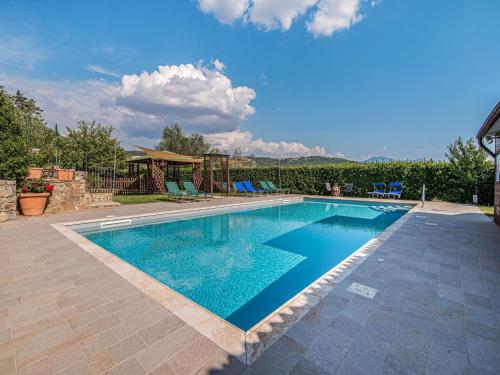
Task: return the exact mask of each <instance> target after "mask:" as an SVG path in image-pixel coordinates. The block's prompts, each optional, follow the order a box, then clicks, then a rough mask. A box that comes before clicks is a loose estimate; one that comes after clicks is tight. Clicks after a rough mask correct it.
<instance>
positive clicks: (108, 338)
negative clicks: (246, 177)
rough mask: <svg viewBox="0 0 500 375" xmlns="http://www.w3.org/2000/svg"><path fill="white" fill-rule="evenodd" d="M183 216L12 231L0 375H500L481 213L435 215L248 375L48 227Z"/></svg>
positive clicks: (491, 271)
mask: <svg viewBox="0 0 500 375" xmlns="http://www.w3.org/2000/svg"><path fill="white" fill-rule="evenodd" d="M249 200H250V199H248V198H226V199H217V200H213V201H211V202H199V203H195V204H192V203H189V204H188V203H186V204H184V205H182V208H185V207H188V205H190V206H195V205H196V206H207V205H217V204H222V203H223V204H227V203H232V202H241V201H245V202H248V201H249ZM178 208H179V205H177V204H175V203H154V204H144V205H140V206H122V207H116V208H111V209H102V210H87V211H80V212H71V213H67V214H66V213H65V214H57V215H45V216H43V217H40V218H31V219H26V218H21V219H20V220H18V221H15V222H7V223H3V224H0V374H16V373H19V374H101V373H105V374H134V375H135V374H146V373H150V374H216V373H227V374H239V373H242V374H245V375H249V374H250V375H251V374H462V373H463V374H498V373H500V228H499V227H497V226H495V225H494V224H493V223H492V222H491V221H490V220H489V219H487V218H486V217H485V216H484V215H482V214H480V213H479V211H478V210H477V209H476V208H474V207H470V206H463V205H455V204H443V203H427V204H426V207H425V208H423V209H420V210H419V211H417V212H416V213H415V214H413V215H412V217H411V218H410V219H409V220H408V221H407V222H406V223H405V224H403V226H402V227H401V228H400V229H399V230H398V231H396V233H394V234H393V235H392V236H391V237H390V238H389V239H388V240H387V241H386V242H384V243H383V244H382V245H381V246H380V247H379V248H378V249H377V250H376V251H375V252H374V253H373V254H372V255H371V256H370V257H369V258H368V259H366V260H365V261H364V262H363V263H362V264H361V265H360V266H359V267H358V268H357V269H355V270H354V271H353V272H352V274H350V275H349V276H348V277H347V278H346V279H345V280H343V281H342V282H341V283H340V284H339V285H337V286H336V287H335V288H334V289H333V290H332V291H331V292H330V293H329V294H328V295H327V296H326V297H324V298H323V299H322V300H321V301H320V302H319V304H318V305H316V306H315V307H314V308H313V309H312V310H311V311H310V312H309V313H307V314H306V315H305V316H304V317H303V318H302V319H301V320H300V321H299V322H298V323H297V324H296V325H294V326H293V327H292V328H291V329H290V330H289V331H288V332H287V334H286V335H285V336H283V337H282V338H281V339H279V340H278V341H277V342H276V343H275V344H274V345H272V346H271V347H270V348H269V349H268V350H267V351H266V352H264V354H263V355H262V356H261V357H260V358H259V359H258V360H257V361H256V362H255V363H254V364H253V365H252V366H249V367H247V366H245V365H243V364H242V363H241V362H239V361H238V360H236V359H235V358H232V357H231V356H230V355H228V354H227V353H226V352H224V351H223V350H222V349H220V348H219V347H218V346H217V345H215V344H213V343H212V342H211V341H210V340H208V339H207V338H205V336H203V335H201V334H200V333H198V332H197V331H196V330H194V329H193V328H192V327H190V326H189V325H187V324H186V323H184V322H183V321H182V320H180V319H179V318H177V317H176V316H175V315H174V314H172V313H171V312H170V311H168V310H167V309H166V308H164V307H163V306H161V305H159V304H158V303H157V302H155V301H154V300H152V299H150V298H149V297H148V296H146V295H145V294H143V293H142V292H140V291H139V290H137V289H136V288H135V287H134V286H132V285H131V284H130V283H129V282H127V281H126V280H125V279H122V278H121V277H120V276H118V275H117V274H115V273H114V272H113V271H111V270H110V269H109V268H107V267H106V266H105V265H104V264H102V263H100V262H99V261H97V260H96V259H95V258H94V257H92V256H91V255H90V254H88V253H86V252H85V251H84V250H82V249H80V248H79V247H78V246H77V245H76V244H74V243H73V242H71V241H70V240H68V239H66V238H64V237H63V236H62V235H60V234H59V233H58V232H57V231H56V230H55V229H53V228H52V227H51V226H50V223H56V222H67V221H76V220H85V219H89V218H101V217H104V216H108V215H115V216H121V215H129V214H140V213H147V212H158V211H165V210H168V209H178ZM353 282H356V283H360V284H363V285H367V286H369V287H372V288H375V289H377V293H376V295H375V297H374V298H373V300H370V299H367V298H364V297H361V296H358V295H355V294H352V293H350V292H348V291H347V288H348V287H349V286H350V285H351V284H352V283H353Z"/></svg>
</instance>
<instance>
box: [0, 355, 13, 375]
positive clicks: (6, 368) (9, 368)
mask: <svg viewBox="0 0 500 375" xmlns="http://www.w3.org/2000/svg"><path fill="white" fill-rule="evenodd" d="M16 373H17V371H16V362H15V359H14V356H13V355H11V356H8V357H6V358H1V357H0V374H3V375H11V374H16Z"/></svg>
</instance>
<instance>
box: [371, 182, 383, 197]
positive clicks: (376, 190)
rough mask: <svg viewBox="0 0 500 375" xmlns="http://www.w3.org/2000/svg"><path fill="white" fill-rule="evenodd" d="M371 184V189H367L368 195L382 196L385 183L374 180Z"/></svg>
mask: <svg viewBox="0 0 500 375" xmlns="http://www.w3.org/2000/svg"><path fill="white" fill-rule="evenodd" d="M372 185H373V191H369V192H368V196H370V197H380V198H383V197H384V196H385V183H384V182H375V183H373V184H372Z"/></svg>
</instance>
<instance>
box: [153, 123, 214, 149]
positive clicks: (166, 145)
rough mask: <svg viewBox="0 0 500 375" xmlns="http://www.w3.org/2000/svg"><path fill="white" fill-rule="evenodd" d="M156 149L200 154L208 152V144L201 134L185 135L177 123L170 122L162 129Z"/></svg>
mask: <svg viewBox="0 0 500 375" xmlns="http://www.w3.org/2000/svg"><path fill="white" fill-rule="evenodd" d="M156 149H157V150H162V151H170V152H175V153H178V154H186V155H196V156H200V155H203V154H205V153H207V152H208V150H209V149H210V144H209V143H207V142H206V141H205V138H204V137H203V135H201V134H198V133H192V134H190V135H189V136H186V135H185V134H184V131H183V130H182V127H181V126H180V125H179V124H172V125H170V126H167V127H165V129H163V135H162V139H161V141H160V143H159V144H158V145H157V146H156Z"/></svg>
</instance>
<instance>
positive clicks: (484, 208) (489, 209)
mask: <svg viewBox="0 0 500 375" xmlns="http://www.w3.org/2000/svg"><path fill="white" fill-rule="evenodd" d="M477 207H478V208H479V209H480V210H481V212H482V213H483V214H485V215H486V216H488V217H491V218H492V217H493V206H477Z"/></svg>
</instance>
